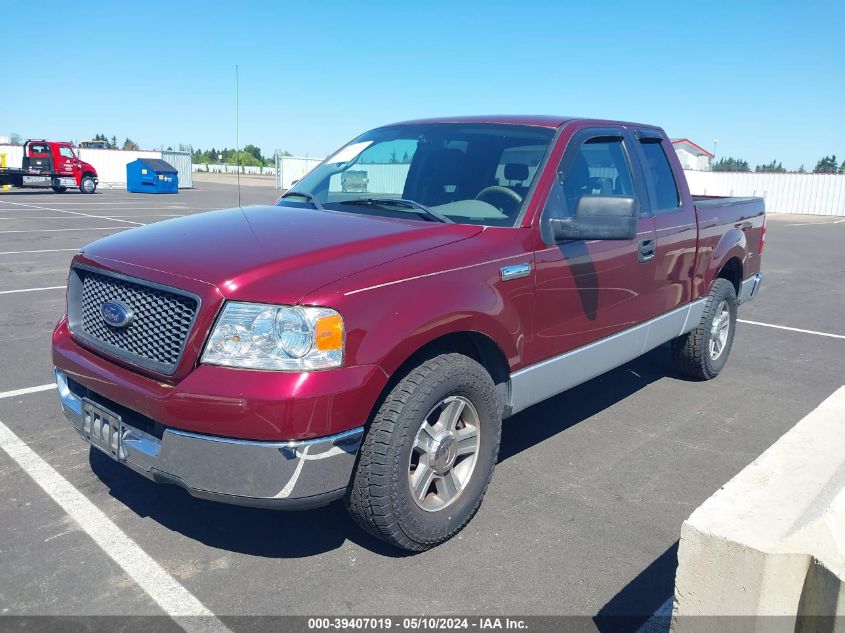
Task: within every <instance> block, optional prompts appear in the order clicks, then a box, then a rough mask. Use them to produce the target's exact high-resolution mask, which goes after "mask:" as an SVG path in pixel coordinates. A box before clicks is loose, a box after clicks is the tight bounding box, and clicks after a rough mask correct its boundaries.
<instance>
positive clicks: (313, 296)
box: [53, 116, 765, 550]
mask: <svg viewBox="0 0 845 633" xmlns="http://www.w3.org/2000/svg"><path fill="white" fill-rule="evenodd" d="M349 171H353V172H365V175H364V174H360V173H359V174H357V175H356V182H357V183H358V184H359V185H360V186H356V187H350V186H349V178H347V177H346V175H347V173H348V172H349ZM764 231H765V212H764V208H763V201H762V200H761V199H759V198H718V199H713V198H711V199H706V200H705V199H700V200H697V199H695V198H693V197H692V196H691V195H690V192H689V189H688V187H687V183H686V180H685V178H684V174H683V171H682V169H681V166H680V164H679V162H678V159H677V157H676V155H675V153H674V151H673V149H672V146H671V144H670V142H669V140H668V139H667V137H666V134H665V133H664V132H663V131H662V130H661V129H660V128H656V127H653V126H648V125H640V124H635V123H627V122H619V121H604V120H592V119H573V118H567V117H537V116H491V117H461V118H448V119H432V120H424V121H410V122H405V123H399V124H394V125H390V126H386V127H383V128H378V129H376V130H372V131H370V132H367V133H365V134H363V135H361V136H360V137H358V138H357V139H355V140H354V141H352V142H351V143H349V144H347V145H346V146H345V147H343V148H342V149H340V150H339V151H338V152H336V153H335V154H334V155H332V156H331V157H329V158H328V159H326V160H325V161H324V162H323V163H322V164H321V165H319V166H318V167H316V168H315V169H314V170H313V171H312V172H310V173H309V174H308V175H307V176H305V177H304V178H303V179H302V180H301V181H300V182H298V183H297V184H296V185H295V186H294V187H293V188H292V189H291V190H290V191H288V192H286V193H285V194H284V195H283V196H282V197H281V198H280V199H279V201H278V202H277V203H276V205H274V206H254V207H245V208H238V209H229V210H222V211H215V212H210V213H205V214H200V215H194V216H188V217H183V218H178V219H174V220H169V221H166V222H160V223H155V224H152V225H148V226H145V227H141V228H137V229H132V230H130V231H125V232H122V233H119V234H117V235H113V236H110V237H107V238H104V239H102V240H100V241H98V242H95V243H94V244H91V245H89V246H87V247H85V248H84V249H83V251H82V252H80V253H79V254H78V255H77V256H76V257H75V258H74V260H73V262H72V264H71V270H70V275H69V283H68V293H67V296H68V306H67V315H66V316H65V317H64V318H62V320H61V321H60V322H59V323H58V325H57V326H56V329H55V331H54V333H53V361H54V364H55V366H56V380H57V383H58V387H59V397H60V401H61V404H62V407H63V410H64V412H65V413H66V415H67V416H68V418H69V419H70V420H71V422H72V424H73V425H74V427H75V428H76V429H77V430H78V431H79V433H80V434H81V435H82V437H83V438H84V439H85V440H86V441H88V442H90V443H91V444H92V445H93V446H95V447H97V448H98V449H100V450H102V451H104V452H106V453H107V454H109V455H110V456H111V457H112V458H114V459H116V460H118V461H120V462H122V463H124V464H126V465H127V466H129V467H130V468H132V469H134V470H136V471H137V472H139V473H141V474H143V475H145V476H146V477H149V478H151V479H153V480H155V481H160V482H169V483H175V484H177V485H180V486H182V487H184V488H186V489H187V490H188V491H189V492H190V493H191V494H193V495H196V496H202V497H208V498H214V499H218V500H222V501H226V502H230V503H239V504H247V505H258V506H268V507H277V508H292V507H299V508H301V507H308V506H314V505H320V504H324V503H328V502H330V501H332V500H334V499H339V498H344V499H345V501H346V505H347V508H348V509H349V511H350V513H351V514H352V516H353V518H354V519H355V520H356V522H357V523H358V524H359V525H361V526H362V527H363V528H364V529H366V530H367V531H369V532H371V533H372V534H374V535H376V536H378V537H379V538H382V539H384V540H386V541H388V542H390V543H392V544H394V545H396V546H398V547H403V548H406V549H411V550H422V549H426V548H428V547H432V546H434V545H436V544H438V543H440V542H442V541H444V540H446V539H448V538H450V537H451V536H453V535H454V534H456V533H457V532H458V531H459V530H460V529H462V528H463V526H464V525H466V523H467V522H468V521H469V520H470V519H471V517H472V516H473V514H474V512H475V511H476V510H477V509H478V507H479V505H480V503H481V500H482V498H483V496H484V493H485V491H486V489H487V485H488V483H489V481H490V478H491V476H492V472H493V468H494V466H495V463H496V458H497V454H498V449H499V438H500V433H501V424H502V420H503V418H506V417H508V416H510V415H512V414H513V413H515V412H517V411H521V410H524V409H526V408H528V407H530V406H531V405H533V404H536V403H538V402H541V401H542V400H544V399H546V398H549V397H551V396H554V395H555V394H558V393H560V392H562V391H564V390H566V389H568V388H570V387H572V386H574V385H577V384H579V383H582V382H584V381H586V380H589V379H590V378H593V377H595V376H597V375H599V374H601V373H603V372H605V371H608V370H610V369H612V368H614V367H617V366H619V365H621V364H623V363H625V362H628V361H630V360H632V359H634V358H636V357H637V356H639V355H640V354H643V353H645V352H647V351H649V350H651V349H654V348H656V347H658V346H660V345H662V344H663V343H669V342H671V354H672V356H673V358H674V361H675V366H676V367H677V370H678V372H679V373H680V374H682V375H685V376H689V377H692V378H695V379H699V380H703V379H712V378H715V377H716V376H717V375H718V374H719V373H720V372H721V370H722V368H723V367H724V365H725V363H726V361H727V358H728V355H729V353H730V349H731V344H732V341H733V337H734V333H735V326H736V317H737V309H738V306H739V305H740V304H741V303H743V302H744V301H747V300H749V299H751V298H752V297H753V296H754V294H755V293H756V292H757V289H758V288H759V285H760V281H761V277H762V276H761V274H760V263H761V254H762V250H763V238H764Z"/></svg>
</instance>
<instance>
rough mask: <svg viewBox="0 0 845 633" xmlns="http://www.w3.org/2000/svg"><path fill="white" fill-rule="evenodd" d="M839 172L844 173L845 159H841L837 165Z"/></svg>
mask: <svg viewBox="0 0 845 633" xmlns="http://www.w3.org/2000/svg"><path fill="white" fill-rule="evenodd" d="M839 173H840V174H845V160H843V161H842V164H841V165H840V166H839Z"/></svg>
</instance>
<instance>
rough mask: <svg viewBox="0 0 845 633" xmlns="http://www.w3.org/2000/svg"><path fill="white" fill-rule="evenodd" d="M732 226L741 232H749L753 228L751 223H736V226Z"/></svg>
mask: <svg viewBox="0 0 845 633" xmlns="http://www.w3.org/2000/svg"><path fill="white" fill-rule="evenodd" d="M734 226H735V227H736V228H738V229H741V230H743V231H750V230H751V229H752V228H754V225H753V224H751V222H737V223H736V224H734Z"/></svg>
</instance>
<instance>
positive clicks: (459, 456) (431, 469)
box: [408, 396, 481, 512]
mask: <svg viewBox="0 0 845 633" xmlns="http://www.w3.org/2000/svg"><path fill="white" fill-rule="evenodd" d="M480 442H481V429H480V425H479V417H478V411H477V410H476V409H475V406H473V404H472V402H470V401H469V400H468V399H466V398H464V397H463V396H448V397H446V398H444V399H443V400H441V401H440V402H438V403H437V405H436V406H435V407H434V408H432V409H431V411H429V412H428V415H426V416H425V418H424V419H423V421H422V424H421V425H420V427H419V429H418V430H417V433H416V436H415V437H414V444H413V447H412V449H411V456H410V460H409V464H408V485H409V486H410V489H411V497H413V499H414V501H415V502H416V504H417V505H418V506H419V507H420V508H422V509H423V510H425V511H427V512H437V511H438V510H442V509H443V508H445V507H447V506H449V505H451V504H452V503H454V502H455V500H456V499H457V498H458V497H459V496H460V495H461V493H462V492H463V491H464V490H465V489H466V487H467V484H469V481H470V479H472V474H473V472H474V471H475V464H476V462H477V461H478V449H479V446H480Z"/></svg>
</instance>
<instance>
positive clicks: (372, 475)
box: [346, 354, 502, 551]
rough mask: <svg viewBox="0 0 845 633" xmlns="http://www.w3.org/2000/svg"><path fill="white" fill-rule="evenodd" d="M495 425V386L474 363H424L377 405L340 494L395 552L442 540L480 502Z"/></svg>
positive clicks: (492, 460)
mask: <svg viewBox="0 0 845 633" xmlns="http://www.w3.org/2000/svg"><path fill="white" fill-rule="evenodd" d="M501 428H502V420H501V411H500V407H499V404H498V398H497V396H496V388H495V386H494V384H493V380H492V379H491V378H490V374H488V373H487V371H486V370H485V369H484V368H483V367H482V366H481V365H479V364H478V363H477V362H475V361H474V360H472V359H471V358H468V357H466V356H463V355H461V354H442V355H440V356H436V357H434V358H432V359H430V360H427V361H425V362H424V363H422V364H421V365H419V366H418V367H416V368H415V369H414V370H413V371H411V372H410V373H409V374H408V375H407V376H405V378H404V379H403V380H401V381H400V382H399V383H398V384H397V385H396V386H395V387H394V388H393V389H392V390H391V392H390V394H389V395H388V396H387V398H386V399H385V401H384V403H383V404H382V405H381V407H380V408H379V411H378V413H377V414H376V416H375V418H374V420H373V422H372V425H371V426H370V428H369V430H368V432H367V435H366V436H365V438H364V441H363V443H362V445H361V450H360V453H359V456H358V464H357V466H356V468H355V473H354V475H353V477H352V481H351V482H350V485H349V490H348V492H347V495H346V506H347V509H348V510H349V513H350V514H351V515H352V518H353V519H354V520H355V522H356V523H357V524H358V525H359V526H361V527H362V528H364V529H365V530H366V531H367V532H369V533H370V534H372V535H374V536H376V537H378V538H380V539H382V540H383V541H386V542H388V543H390V544H392V545H394V546H396V547H400V548H402V549H407V550H412V551H423V550H426V549H429V548H431V547H434V546H435V545H438V544H440V543H442V542H443V541H446V540H447V539H449V538H451V537H453V536H454V535H455V534H457V533H458V532H459V531H460V530H461V529H463V527H464V526H465V525H466V524H467V523H468V522H469V520H470V519H471V518H472V517H473V515H474V514H475V512H476V511H477V510H478V507H479V506H480V505H481V500H482V499H483V497H484V493H485V492H486V491H487V486H488V484H489V483H490V479H491V477H492V476H493V468H494V467H495V465H496V458H497V456H498V453H499V440H500V436H501Z"/></svg>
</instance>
